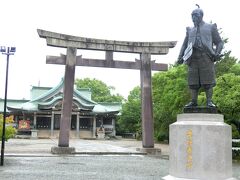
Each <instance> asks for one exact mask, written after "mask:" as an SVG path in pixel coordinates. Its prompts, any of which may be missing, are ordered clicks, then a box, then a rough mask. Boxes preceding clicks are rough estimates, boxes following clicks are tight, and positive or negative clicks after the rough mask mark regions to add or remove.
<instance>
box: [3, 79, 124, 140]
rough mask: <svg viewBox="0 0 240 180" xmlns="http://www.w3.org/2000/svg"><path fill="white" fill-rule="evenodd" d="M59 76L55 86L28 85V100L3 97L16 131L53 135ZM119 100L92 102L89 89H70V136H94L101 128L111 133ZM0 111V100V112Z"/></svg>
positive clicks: (60, 92)
mask: <svg viewBox="0 0 240 180" xmlns="http://www.w3.org/2000/svg"><path fill="white" fill-rule="evenodd" d="M63 85H64V80H63V79H62V80H61V81H60V83H59V84H58V85H57V86H56V87H53V88H51V87H39V86H32V89H31V92H30V95H31V96H30V100H13V99H12V100H11V99H9V100H7V113H8V115H14V121H15V124H16V128H17V130H18V134H21V133H26V134H27V133H29V134H31V132H32V131H35V132H36V131H37V137H38V138H50V137H51V138H57V137H58V136H59V129H60V119H61V112H62V101H63V87H64V86H63ZM120 110H121V103H109V102H101V103H99V102H94V101H93V100H92V99H91V90H90V89H88V88H81V89H76V88H74V92H73V103H72V115H71V127H70V137H71V138H96V135H97V131H98V129H99V128H100V127H104V131H105V134H106V135H110V136H115V135H116V130H115V120H116V117H117V116H118V115H119V112H120ZM3 111H4V99H0V113H3Z"/></svg>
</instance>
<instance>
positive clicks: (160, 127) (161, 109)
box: [152, 65, 190, 141]
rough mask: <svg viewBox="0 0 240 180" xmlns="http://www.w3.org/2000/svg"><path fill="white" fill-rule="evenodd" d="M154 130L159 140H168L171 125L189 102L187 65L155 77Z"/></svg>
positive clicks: (160, 73)
mask: <svg viewBox="0 0 240 180" xmlns="http://www.w3.org/2000/svg"><path fill="white" fill-rule="evenodd" d="M152 84H153V103H154V123H155V124H154V128H155V131H154V132H155V137H156V138H157V140H160V141H162V140H167V139H168V136H169V125H170V124H171V123H173V122H175V121H176V117H177V114H179V113H181V112H182V109H183V107H184V105H185V104H186V103H187V102H188V101H189V98H190V94H189V90H188V86H187V70H186V66H185V65H181V66H175V67H172V68H171V69H170V70H169V71H167V72H159V73H156V74H154V76H153V81H152Z"/></svg>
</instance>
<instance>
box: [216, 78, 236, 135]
mask: <svg viewBox="0 0 240 180" xmlns="http://www.w3.org/2000/svg"><path fill="white" fill-rule="evenodd" d="M213 100H214V102H216V104H217V106H218V110H219V111H220V112H221V113H222V114H223V115H224V119H225V122H226V123H228V124H230V125H232V131H233V132H232V135H233V138H240V135H239V130H240V76H239V75H235V74H234V73H228V74H224V75H222V76H220V77H219V78H218V79H217V86H216V87H215V88H214V96H213ZM237 127H238V129H237Z"/></svg>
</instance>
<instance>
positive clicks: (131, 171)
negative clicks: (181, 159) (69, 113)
mask: <svg viewBox="0 0 240 180" xmlns="http://www.w3.org/2000/svg"><path fill="white" fill-rule="evenodd" d="M57 143H58V140H57V139H38V140H32V139H10V140H9V141H8V142H6V147H5V158H4V159H5V161H4V166H0V180H5V179H6V180H28V179H29V180H32V179H36V180H38V179H39V180H42V179H44V180H68V179H69V180H70V179H71V180H75V179H78V180H93V179H94V180H160V179H161V178H162V177H164V176H166V175H168V167H169V160H168V158H167V156H168V152H169V149H168V145H165V144H155V147H156V148H161V150H162V155H161V156H149V155H141V154H138V153H139V152H138V151H136V148H141V147H142V142H141V141H135V140H79V139H78V140H77V139H71V140H70V146H72V147H75V148H76V151H77V152H78V154H75V155H62V156H60V155H52V154H51V153H50V149H51V147H53V146H57ZM100 152H101V153H100ZM98 153H99V154H98ZM233 176H234V177H235V178H238V179H240V164H237V163H233Z"/></svg>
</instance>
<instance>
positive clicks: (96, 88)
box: [75, 78, 124, 102]
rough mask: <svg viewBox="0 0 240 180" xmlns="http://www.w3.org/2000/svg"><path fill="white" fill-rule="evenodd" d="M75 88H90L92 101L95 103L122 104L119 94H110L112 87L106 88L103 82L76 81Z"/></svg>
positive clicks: (90, 80) (94, 80) (93, 80)
mask: <svg viewBox="0 0 240 180" xmlns="http://www.w3.org/2000/svg"><path fill="white" fill-rule="evenodd" d="M75 85H76V86H77V88H90V89H91V92H92V100H94V101H96V102H122V101H123V99H124V98H123V97H122V96H121V95H120V94H111V92H112V91H113V90H115V88H114V87H112V86H107V85H106V84H105V83H104V82H102V81H100V80H97V79H95V78H94V79H90V78H85V79H76V80H75Z"/></svg>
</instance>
